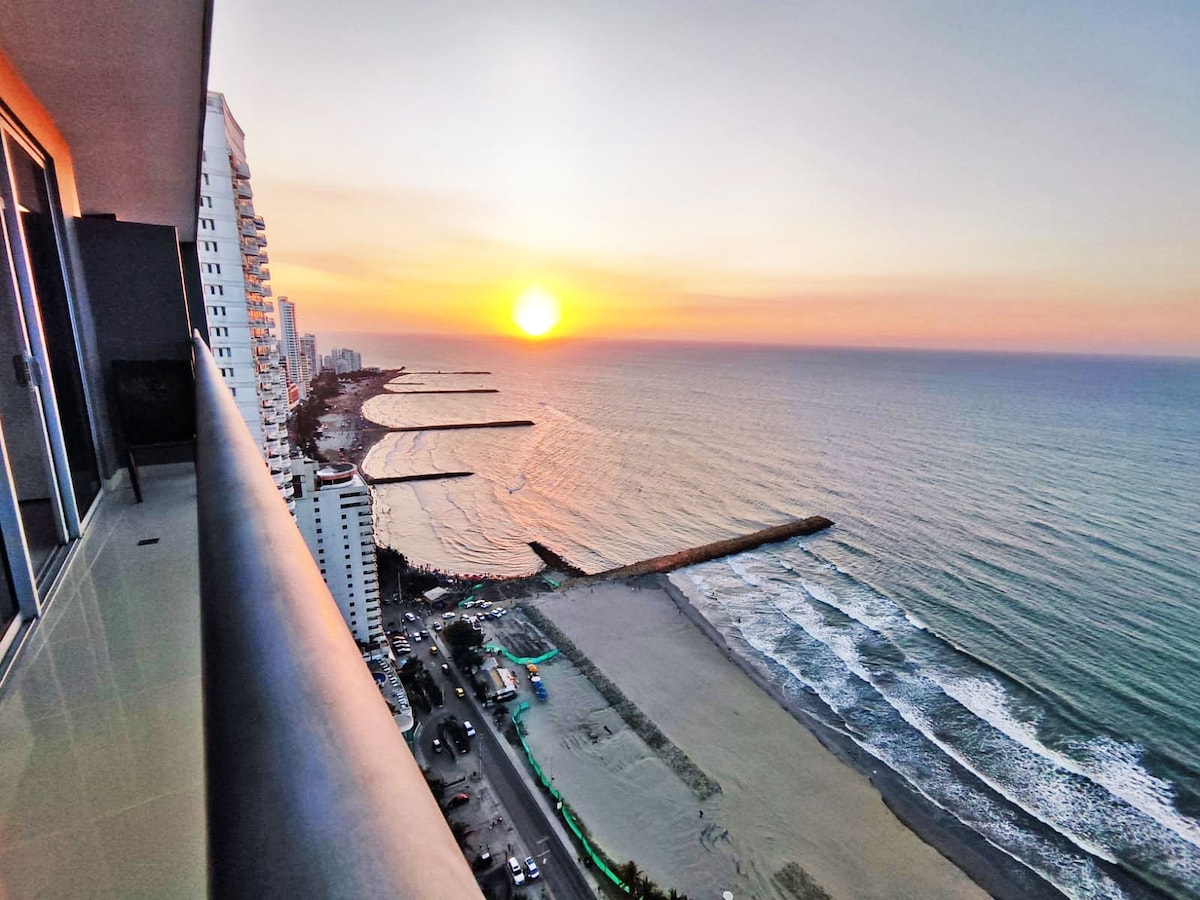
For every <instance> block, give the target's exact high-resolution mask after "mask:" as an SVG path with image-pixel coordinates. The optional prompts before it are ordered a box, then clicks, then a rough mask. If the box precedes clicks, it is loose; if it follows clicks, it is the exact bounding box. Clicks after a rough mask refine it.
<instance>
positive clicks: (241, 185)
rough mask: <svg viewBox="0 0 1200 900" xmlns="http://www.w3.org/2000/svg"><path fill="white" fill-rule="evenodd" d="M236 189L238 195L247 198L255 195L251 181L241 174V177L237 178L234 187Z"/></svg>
mask: <svg viewBox="0 0 1200 900" xmlns="http://www.w3.org/2000/svg"><path fill="white" fill-rule="evenodd" d="M234 190H236V191H237V195H238V196H239V197H244V198H245V199H247V200H249V199H251V198H252V197H253V196H254V191H252V190H251V189H250V182H249V180H247V179H245V178H242V177H240V176H239V177H238V178H237V180H236V181H235V188H234Z"/></svg>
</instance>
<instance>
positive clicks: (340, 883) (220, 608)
mask: <svg viewBox="0 0 1200 900" xmlns="http://www.w3.org/2000/svg"><path fill="white" fill-rule="evenodd" d="M193 345H194V348H195V355H196V414H197V426H196V433H197V435H198V438H197V465H196V468H197V495H198V500H197V502H198V518H199V530H200V588H201V607H202V610H201V626H202V640H203V659H204V677H203V685H204V739H205V767H206V770H207V803H208V823H209V836H208V844H209V895H210V896H213V897H221V898H233V900H241V898H251V897H254V898H260V897H268V898H275V897H281V898H282V897H333V896H338V897H408V898H416V900H433V898H445V897H455V898H458V897H462V898H476V900H478V898H480V897H482V895H481V894H480V892H479V889H478V888H477V887H476V885H475V879H474V877H473V876H472V874H471V870H470V868H469V866H468V865H467V863H466V860H465V859H464V858H463V854H462V851H461V850H459V848H458V846H457V844H456V843H455V841H454V838H453V837H452V836H451V834H450V830H449V828H447V826H446V822H445V819H444V818H443V817H442V814H441V811H440V810H439V809H438V806H437V803H436V802H435V801H434V799H433V796H432V795H431V794H430V792H429V789H428V788H427V787H426V785H425V780H424V778H423V777H422V775H421V772H420V770H419V769H418V768H417V764H416V762H415V761H414V760H413V757H412V754H411V753H410V751H409V749H408V747H407V745H406V744H405V743H404V739H403V737H402V736H401V734H400V731H399V729H398V728H397V727H396V724H395V722H394V721H393V720H392V716H391V714H390V712H389V710H388V708H387V705H386V703H385V702H384V700H383V698H382V697H381V696H380V693H379V691H378V689H377V688H376V687H375V682H374V681H373V680H372V678H371V674H370V672H369V671H368V669H367V667H366V666H365V665H364V664H363V661H362V657H361V656H360V655H359V652H358V648H357V646H356V645H355V643H354V639H353V638H352V637H351V635H350V632H349V630H348V629H347V628H346V626H345V624H344V622H343V621H342V617H341V614H340V613H339V612H338V609H337V605H336V604H335V603H334V601H333V598H332V597H331V596H330V594H329V589H328V588H327V587H326V586H325V583H324V582H323V581H322V580H321V576H320V573H319V571H318V570H317V566H316V564H315V563H314V562H313V559H312V557H311V556H310V555H309V552H308V548H307V547H306V546H305V545H304V540H303V538H301V536H300V532H299V531H297V530H296V526H295V524H294V523H293V522H292V519H291V517H290V516H289V514H288V509H287V505H286V504H285V503H284V501H283V499H282V498H281V497H280V495H279V491H278V490H276V487H275V484H274V483H273V482H272V480H271V477H270V475H269V474H268V472H267V469H266V467H265V466H264V465H263V463H262V457H261V455H260V454H259V451H258V448H257V447H256V446H255V444H254V440H253V439H252V438H251V436H250V432H249V431H247V429H246V426H245V424H244V423H243V421H242V418H241V415H240V414H239V413H238V409H237V406H236V404H235V403H234V400H233V397H232V395H230V393H229V391H228V389H227V388H226V387H225V385H224V383H223V382H222V379H221V374H220V371H219V370H218V368H217V366H216V363H215V362H214V361H213V358H212V356H211V355H210V354H209V351H208V349H207V348H206V347H205V346H204V344H203V343H202V342H201V340H200V338H199V336H198V335H197V336H196V338H195V340H194V341H193Z"/></svg>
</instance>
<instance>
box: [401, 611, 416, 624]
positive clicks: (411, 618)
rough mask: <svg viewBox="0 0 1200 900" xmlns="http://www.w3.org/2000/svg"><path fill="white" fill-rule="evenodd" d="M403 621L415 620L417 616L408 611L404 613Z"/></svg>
mask: <svg viewBox="0 0 1200 900" xmlns="http://www.w3.org/2000/svg"><path fill="white" fill-rule="evenodd" d="M404 621H406V622H415V621H417V617H416V616H414V615H413V614H412V613H410V612H406V613H405V614H404Z"/></svg>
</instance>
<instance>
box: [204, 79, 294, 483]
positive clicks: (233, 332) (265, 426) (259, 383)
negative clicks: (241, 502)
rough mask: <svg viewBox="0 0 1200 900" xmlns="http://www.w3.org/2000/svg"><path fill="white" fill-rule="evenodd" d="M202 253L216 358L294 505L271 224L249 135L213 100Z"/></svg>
mask: <svg viewBox="0 0 1200 900" xmlns="http://www.w3.org/2000/svg"><path fill="white" fill-rule="evenodd" d="M200 173H201V174H200V213H199V222H198V229H197V232H196V249H197V255H198V256H199V258H200V280H201V282H202V283H203V286H204V300H205V311H206V312H207V314H208V333H209V339H210V342H211V345H212V351H213V356H214V357H215V358H216V361H217V365H218V366H220V368H221V374H222V375H223V376H224V378H225V384H226V385H227V386H228V387H229V389H230V391H231V392H232V393H233V396H234V399H235V400H236V401H237V404H238V409H239V410H241V413H242V418H243V419H244V420H245V421H246V425H247V427H249V429H250V433H251V434H252V435H254V437H255V439H256V440H257V441H258V444H259V446H260V447H261V448H262V452H263V459H264V460H265V461H266V463H267V467H268V468H269V469H270V470H271V477H272V479H274V481H275V484H276V485H277V486H278V487H279V492H280V493H281V494H282V495H283V497H284V499H285V500H287V501H288V504H289V506H290V505H291V500H292V473H291V465H290V460H289V453H288V436H287V414H288V395H287V382H286V378H285V375H284V370H283V364H282V362H281V360H280V356H279V347H278V343H277V340H276V338H275V336H274V334H273V333H272V328H273V326H274V322H273V321H272V319H271V301H270V300H268V299H267V298H268V297H270V296H271V288H270V285H268V284H267V281H268V280H269V279H270V277H271V273H270V272H269V271H268V270H267V269H266V262H267V252H266V250H265V249H264V248H265V247H266V245H267V239H266V234H265V228H266V226H265V223H264V222H263V220H262V217H261V216H257V215H255V212H254V203H253V200H252V197H253V192H252V191H251V189H250V167H249V166H248V165H247V164H246V147H245V135H244V134H243V132H242V129H241V128H240V127H239V126H238V124H237V122H236V121H235V120H234V118H233V115H232V113H230V111H229V106H228V104H227V103H226V102H225V96H224V95H223V94H219V93H216V92H213V91H210V92H209V94H208V103H207V112H206V115H205V119H204V156H203V162H202V163H201V167H200Z"/></svg>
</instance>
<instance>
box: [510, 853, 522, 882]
mask: <svg viewBox="0 0 1200 900" xmlns="http://www.w3.org/2000/svg"><path fill="white" fill-rule="evenodd" d="M508 874H509V875H511V876H512V880H513V884H515V885H516V886H517V887H520V886H521V885H523V884H524V883H525V872H524V871H523V870H522V869H521V864H520V863H519V862H517V858H516V857H515V856H510V857H509V858H508Z"/></svg>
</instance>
